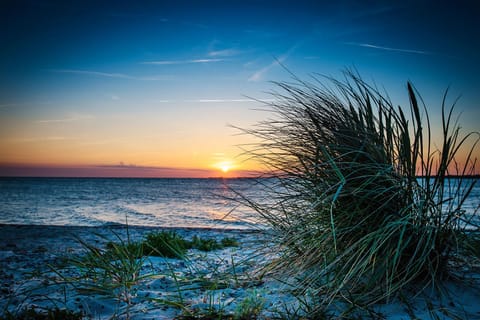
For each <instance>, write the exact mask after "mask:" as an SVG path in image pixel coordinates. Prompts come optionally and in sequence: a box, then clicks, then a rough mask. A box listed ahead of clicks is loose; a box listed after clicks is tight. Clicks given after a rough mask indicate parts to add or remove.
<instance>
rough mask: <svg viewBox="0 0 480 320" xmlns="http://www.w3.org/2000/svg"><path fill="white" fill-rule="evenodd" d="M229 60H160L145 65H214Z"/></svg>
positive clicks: (146, 62) (147, 62)
mask: <svg viewBox="0 0 480 320" xmlns="http://www.w3.org/2000/svg"><path fill="white" fill-rule="evenodd" d="M222 61H227V59H220V58H212V59H191V60H158V61H145V62H143V64H153V65H174V64H194V63H212V62H222Z"/></svg>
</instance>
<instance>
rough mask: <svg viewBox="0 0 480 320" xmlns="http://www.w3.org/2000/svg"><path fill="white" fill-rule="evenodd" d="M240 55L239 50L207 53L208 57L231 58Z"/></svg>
mask: <svg viewBox="0 0 480 320" xmlns="http://www.w3.org/2000/svg"><path fill="white" fill-rule="evenodd" d="M238 54H240V50H236V49H223V50H212V51H210V52H209V53H208V56H209V57H231V56H236V55H238Z"/></svg>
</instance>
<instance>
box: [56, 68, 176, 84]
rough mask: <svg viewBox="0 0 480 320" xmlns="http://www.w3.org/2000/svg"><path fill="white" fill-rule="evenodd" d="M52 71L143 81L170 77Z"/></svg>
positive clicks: (65, 70) (63, 71)
mask: <svg viewBox="0 0 480 320" xmlns="http://www.w3.org/2000/svg"><path fill="white" fill-rule="evenodd" d="M50 71H51V72H56V73H71V74H78V75H86V76H96V77H107V78H119V79H129V80H142V81H158V80H166V79H168V78H169V77H168V76H164V75H160V76H132V75H128V74H124V73H109V72H101V71H93V70H76V69H53V70H50Z"/></svg>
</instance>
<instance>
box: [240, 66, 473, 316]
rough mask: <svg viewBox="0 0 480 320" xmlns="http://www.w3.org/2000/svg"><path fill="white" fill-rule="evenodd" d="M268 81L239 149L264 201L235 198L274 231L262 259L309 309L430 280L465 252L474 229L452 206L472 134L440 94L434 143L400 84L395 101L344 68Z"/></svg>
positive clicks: (373, 299)
mask: <svg viewBox="0 0 480 320" xmlns="http://www.w3.org/2000/svg"><path fill="white" fill-rule="evenodd" d="M321 80H326V81H321ZM274 85H275V86H276V87H277V88H278V91H276V92H274V93H273V96H274V98H275V99H274V101H273V102H270V103H267V106H266V107H267V108H268V110H269V111H270V112H271V116H272V117H271V118H270V119H268V121H264V122H260V123H258V124H257V125H256V126H255V127H253V129H244V130H242V131H243V132H244V133H246V134H249V135H252V136H254V137H256V138H257V139H258V141H259V142H258V143H257V144H255V145H249V146H247V147H246V152H245V154H246V155H247V156H248V157H250V158H253V159H254V160H257V161H260V162H262V163H263V164H264V165H265V166H266V167H267V169H268V172H269V173H268V175H269V176H271V177H273V180H274V181H275V183H274V185H271V184H265V191H266V192H267V193H268V197H267V198H268V199H269V201H268V203H258V202H253V201H252V200H251V199H247V198H245V197H243V198H242V200H241V201H243V202H244V203H245V204H247V205H248V206H250V207H251V208H253V209H254V210H255V211H256V212H258V213H259V215H260V216H261V218H262V219H264V220H265V221H266V222H267V223H268V224H269V225H270V226H271V227H272V228H273V229H274V230H275V231H278V232H276V233H275V234H276V235H277V236H276V240H277V241H278V244H279V247H278V248H280V249H279V252H280V254H281V255H280V259H278V260H277V261H276V262H275V263H274V264H273V265H272V266H271V267H272V268H273V270H275V271H281V272H282V273H281V274H282V275H283V276H284V279H287V280H286V281H288V282H289V283H291V284H292V285H294V286H295V287H296V288H298V289H299V292H301V293H303V294H307V293H308V296H309V297H312V299H310V302H312V303H313V305H310V306H309V307H308V308H307V309H308V310H309V311H308V312H309V313H311V314H314V313H315V312H318V311H320V310H321V309H324V308H325V307H327V306H329V305H331V303H332V302H339V301H340V302H346V303H348V304H352V305H356V306H358V305H361V306H369V305H372V304H374V303H377V302H380V301H384V300H388V298H390V297H392V296H394V295H395V294H396V293H398V292H399V291H401V290H402V289H404V288H405V287H408V286H410V285H411V284H413V283H415V284H422V285H424V286H428V285H431V284H438V283H439V281H440V280H441V279H443V278H445V277H446V276H449V275H450V276H451V274H450V273H449V267H450V266H451V265H452V264H451V262H452V261H455V262H456V263H468V262H467V261H472V260H469V259H460V260H461V262H460V260H459V259H457V257H458V255H472V252H474V251H472V250H467V247H468V246H469V244H468V241H467V240H466V239H469V238H470V239H471V236H470V235H471V234H472V232H474V231H477V232H478V230H479V229H478V225H474V222H473V220H472V217H473V216H472V215H471V213H467V212H465V210H463V209H462V205H463V203H464V201H465V200H466V198H467V197H468V195H469V193H470V191H471V189H472V188H473V186H474V184H475V182H476V180H475V179H464V178H463V176H466V175H471V174H474V173H475V159H473V151H474V149H475V148H476V147H477V143H478V141H479V137H478V133H468V134H466V135H461V134H460V127H459V124H458V121H456V120H454V119H453V111H454V106H455V104H453V106H451V107H450V108H447V106H446V96H447V94H446V93H445V96H444V99H443V103H442V106H441V112H442V124H441V125H442V137H441V145H439V147H438V148H437V147H436V146H434V142H433V137H432V131H431V126H430V120H429V115H428V111H427V108H426V107H425V105H424V103H423V101H422V100H421V99H420V97H419V94H418V93H417V91H416V90H415V88H414V87H413V85H412V84H411V83H407V93H408V97H409V101H410V106H409V107H407V108H405V107H398V108H397V107H395V106H394V105H393V103H392V102H391V101H390V100H389V98H388V97H387V96H386V95H385V94H382V93H380V92H379V90H378V89H376V87H374V86H371V85H369V84H368V83H366V82H365V81H364V80H362V79H361V78H360V76H359V75H358V74H357V73H356V72H352V71H346V72H345V79H344V80H343V81H338V80H335V79H331V78H320V77H314V78H313V81H312V82H305V81H302V80H300V79H298V78H296V77H294V82H293V83H287V82H274ZM429 110H433V109H429ZM460 152H466V154H467V156H466V161H465V162H464V163H463V164H461V163H459V162H457V161H456V157H457V156H458V155H459V153H460ZM450 175H458V176H459V177H457V178H456V179H452V178H449V176H450ZM419 176H422V178H419ZM454 258H455V259H454Z"/></svg>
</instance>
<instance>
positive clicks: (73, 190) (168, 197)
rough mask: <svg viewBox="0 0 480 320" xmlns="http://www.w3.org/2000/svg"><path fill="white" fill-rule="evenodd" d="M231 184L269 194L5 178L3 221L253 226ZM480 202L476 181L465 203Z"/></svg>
mask: <svg viewBox="0 0 480 320" xmlns="http://www.w3.org/2000/svg"><path fill="white" fill-rule="evenodd" d="M232 189H233V190H236V191H238V192H240V193H242V194H244V195H246V196H247V197H249V198H251V199H254V200H261V198H262V197H265V194H264V193H263V192H262V190H261V188H260V187H258V186H257V185H255V184H254V182H253V181H252V180H251V179H100V178H96V179H88V178H81V179H73V178H0V223H4V224H39V225H74V226H99V225H108V224H124V223H125V221H126V219H128V223H129V224H130V225H141V226H164V227H213V228H234V229H238V228H241V229H242V228H243V229H246V228H252V227H254V225H255V220H256V219H255V218H254V214H253V212H252V210H251V209H248V208H245V207H242V206H240V207H238V203H236V202H235V201H230V200H228V198H231V197H233V196H234V193H233V192H232V191H231V190H232ZM479 204H480V183H477V184H476V186H475V188H474V189H473V190H472V193H471V195H470V197H469V199H468V200H467V202H466V203H465V205H464V208H465V209H466V210H467V211H468V212H474V211H475V209H476V208H478V206H479ZM233 209H235V210H233ZM257 227H258V225H257Z"/></svg>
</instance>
